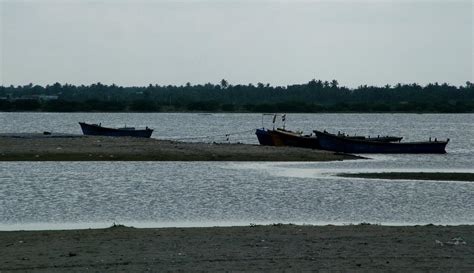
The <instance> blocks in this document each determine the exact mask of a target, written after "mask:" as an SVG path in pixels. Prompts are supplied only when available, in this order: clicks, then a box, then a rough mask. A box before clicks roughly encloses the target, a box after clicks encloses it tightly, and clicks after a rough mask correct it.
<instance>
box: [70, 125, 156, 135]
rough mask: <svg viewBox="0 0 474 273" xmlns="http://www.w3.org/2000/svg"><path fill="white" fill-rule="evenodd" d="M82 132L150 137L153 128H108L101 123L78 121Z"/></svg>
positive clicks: (86, 133) (85, 133)
mask: <svg viewBox="0 0 474 273" xmlns="http://www.w3.org/2000/svg"><path fill="white" fill-rule="evenodd" d="M79 125H80V126H81V129H82V133H84V135H88V136H113V137H144V138H150V137H151V134H152V133H153V129H150V128H148V127H146V128H144V129H136V128H135V127H122V128H109V127H103V126H102V125H101V124H89V123H85V122H79Z"/></svg>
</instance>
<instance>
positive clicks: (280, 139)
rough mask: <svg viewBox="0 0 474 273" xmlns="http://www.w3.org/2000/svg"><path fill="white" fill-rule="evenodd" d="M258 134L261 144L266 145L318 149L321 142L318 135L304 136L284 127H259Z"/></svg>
mask: <svg viewBox="0 0 474 273" xmlns="http://www.w3.org/2000/svg"><path fill="white" fill-rule="evenodd" d="M255 134H256V135H257V138H258V142H259V143H260V145H265V146H291V147H300V148H311V149H318V148H319V143H318V140H317V139H316V137H308V136H303V135H300V134H297V133H294V132H291V131H286V130H282V129H276V130H267V129H264V128H262V129H257V130H256V132H255Z"/></svg>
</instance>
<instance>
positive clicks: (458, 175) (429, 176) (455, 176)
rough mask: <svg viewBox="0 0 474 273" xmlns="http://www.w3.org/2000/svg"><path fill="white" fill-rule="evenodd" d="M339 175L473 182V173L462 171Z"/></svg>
mask: <svg viewBox="0 0 474 273" xmlns="http://www.w3.org/2000/svg"><path fill="white" fill-rule="evenodd" d="M337 176H339V177H346V178H366V179H388V180H432V181H457V182H474V173H464V172H381V173H374V172H368V173H339V174H337Z"/></svg>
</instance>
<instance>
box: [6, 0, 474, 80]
mask: <svg viewBox="0 0 474 273" xmlns="http://www.w3.org/2000/svg"><path fill="white" fill-rule="evenodd" d="M473 2H474V1H472V0H466V1H464V0H459V1H457V0H444V1H440V0H438V1H429V0H418V1H416V0H412V1H411V0H391V1H389V0H380V1H374V0H372V1H362V0H354V1H344V0H338V1H318V0H312V1H311V0H306V1H299V0H297V1H290V0H287V1H285V0H280V1H278V0H256V1H250V0H222V1H218V0H207V1H205V0H181V1H171V0H169V1H166V0H160V1H152V0H130V1H125V0H120V1H111V0H102V1H79V0H63V1H60V0H29V1H23V0H16V1H13V0H0V85H4V86H7V85H11V84H13V85H25V84H29V83H33V84H40V85H46V84H53V83H55V82H60V83H70V84H85V85H88V84H92V83H97V82H101V83H104V84H112V83H115V84H117V85H123V86H145V85H148V84H159V85H168V84H173V85H183V84H186V83H187V82H190V83H191V84H202V83H207V82H212V83H218V82H219V81H220V80H221V79H226V80H227V81H228V82H229V83H231V84H248V83H253V84H256V83H258V82H263V83H270V84H271V85H289V84H295V83H305V82H308V81H310V80H311V79H313V78H315V79H321V80H329V81H330V80H332V79H336V80H338V81H339V83H340V84H341V85H344V86H349V87H357V86H359V85H363V84H367V85H378V86H382V85H385V84H392V85H393V84H396V83H399V82H400V83H419V84H427V83H430V82H432V83H433V82H439V83H442V82H447V83H450V84H454V85H464V84H465V82H466V81H471V82H474V71H473V64H474V47H473V43H474V26H473V23H474V19H473V17H474V16H473V14H474V7H473V6H474V4H473Z"/></svg>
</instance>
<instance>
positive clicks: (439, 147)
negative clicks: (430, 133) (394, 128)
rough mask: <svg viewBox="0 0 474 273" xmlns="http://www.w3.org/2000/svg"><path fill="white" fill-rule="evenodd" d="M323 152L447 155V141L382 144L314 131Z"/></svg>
mask: <svg viewBox="0 0 474 273" xmlns="http://www.w3.org/2000/svg"><path fill="white" fill-rule="evenodd" d="M314 133H316V137H317V138H318V140H319V145H320V147H321V149H323V150H329V151H335V152H342V153H353V154H359V153H383V154H389V153H392V154H444V153H446V145H447V144H448V142H449V139H447V140H446V141H438V140H437V139H435V140H434V141H431V140H430V141H423V142H380V141H372V140H367V139H365V140H364V139H351V138H347V137H342V136H338V135H336V134H330V133H328V132H325V131H324V132H321V131H316V130H315V131H314Z"/></svg>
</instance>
